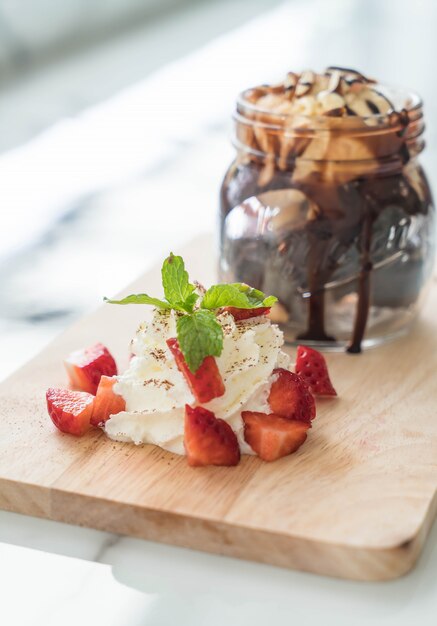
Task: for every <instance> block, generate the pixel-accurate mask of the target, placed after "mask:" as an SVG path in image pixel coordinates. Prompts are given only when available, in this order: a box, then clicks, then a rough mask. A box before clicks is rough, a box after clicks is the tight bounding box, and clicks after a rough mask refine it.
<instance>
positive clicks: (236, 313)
mask: <svg viewBox="0 0 437 626" xmlns="http://www.w3.org/2000/svg"><path fill="white" fill-rule="evenodd" d="M223 310H224V311H226V312H227V313H230V314H231V315H232V317H233V318H234V320H235V321H236V322H239V321H241V320H248V319H250V318H251V317H258V316H259V315H268V314H269V313H270V307H258V308H257V309H237V308H236V307H234V306H226V307H224V309H223Z"/></svg>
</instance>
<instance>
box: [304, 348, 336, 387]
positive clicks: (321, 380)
mask: <svg viewBox="0 0 437 626" xmlns="http://www.w3.org/2000/svg"><path fill="white" fill-rule="evenodd" d="M296 373H297V374H299V376H301V378H303V379H304V380H305V382H306V383H307V385H308V387H309V388H310V389H311V391H312V392H313V393H314V394H315V395H317V396H336V395H337V392H336V391H335V389H334V387H333V385H332V383H331V379H330V378H329V373H328V366H327V365H326V361H325V357H324V356H323V355H322V354H320V352H317V350H313V348H308V347H307V346H298V347H297V360H296Z"/></svg>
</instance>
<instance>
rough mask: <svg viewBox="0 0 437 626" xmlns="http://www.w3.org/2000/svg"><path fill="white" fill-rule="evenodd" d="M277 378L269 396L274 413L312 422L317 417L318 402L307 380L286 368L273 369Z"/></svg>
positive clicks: (291, 418)
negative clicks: (315, 400)
mask: <svg viewBox="0 0 437 626" xmlns="http://www.w3.org/2000/svg"><path fill="white" fill-rule="evenodd" d="M273 374H275V380H274V382H273V383H272V386H271V387H270V395H269V398H268V403H269V406H270V408H271V410H272V413H275V414H276V415H280V416H281V417H286V418H287V419H290V420H300V421H302V422H311V420H313V419H314V418H315V417H316V404H315V402H314V398H313V396H312V395H311V392H310V390H309V389H308V387H307V385H306V383H305V381H304V380H303V379H302V378H301V377H300V376H298V375H297V374H293V372H289V371H288V370H286V369H283V368H278V369H275V370H273Z"/></svg>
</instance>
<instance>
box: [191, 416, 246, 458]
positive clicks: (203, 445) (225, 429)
mask: <svg viewBox="0 0 437 626" xmlns="http://www.w3.org/2000/svg"><path fill="white" fill-rule="evenodd" d="M184 445H185V450H186V453H187V459H188V465H192V466H202V465H238V462H239V460H240V446H239V445H238V441H237V437H236V436H235V433H234V431H233V430H232V428H231V427H230V426H229V424H228V423H227V422H225V421H224V420H222V419H217V418H216V417H215V415H214V413H212V412H211V411H208V410H207V409H204V408H203V407H201V406H196V407H194V408H192V407H190V406H189V405H188V404H187V405H186V407H185V435H184Z"/></svg>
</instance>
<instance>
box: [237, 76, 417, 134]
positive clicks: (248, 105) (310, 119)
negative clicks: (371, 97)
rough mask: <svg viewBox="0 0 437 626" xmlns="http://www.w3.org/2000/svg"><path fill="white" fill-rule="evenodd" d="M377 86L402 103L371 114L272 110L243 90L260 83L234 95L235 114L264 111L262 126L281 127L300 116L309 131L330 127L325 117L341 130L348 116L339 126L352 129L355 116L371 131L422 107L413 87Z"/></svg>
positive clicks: (391, 123) (249, 90)
mask: <svg viewBox="0 0 437 626" xmlns="http://www.w3.org/2000/svg"><path fill="white" fill-rule="evenodd" d="M375 86H376V87H377V88H378V90H380V91H381V92H382V93H383V94H384V95H387V96H388V94H389V93H390V95H391V96H392V97H393V96H395V97H396V98H398V99H399V98H402V99H403V100H404V106H402V107H401V108H398V107H394V109H393V110H391V111H390V112H389V113H377V114H376V113H373V114H371V115H367V116H361V115H357V116H344V117H335V118H334V117H330V116H327V115H307V114H304V113H299V114H296V113H283V112H280V113H277V112H275V111H272V110H271V109H267V108H262V107H259V106H257V105H256V103H253V102H251V101H250V100H248V99H247V94H248V93H250V92H253V91H254V90H255V89H258V88H259V87H260V86H256V87H249V88H247V89H244V90H243V91H241V92H240V93H239V94H238V96H237V100H236V105H237V115H238V114H240V115H242V111H245V112H248V113H251V114H253V115H257V114H261V115H268V116H269V118H270V119H272V120H273V122H272V123H270V122H266V121H264V120H263V121H262V124H263V125H265V126H266V127H269V128H272V129H273V128H284V121H286V120H292V119H299V120H302V122H303V123H304V124H303V128H302V131H305V130H306V131H309V130H331V129H329V128H327V120H336V122H338V125H337V128H336V129H335V130H339V131H341V130H342V128H341V125H342V123H343V124H344V125H345V126H346V124H345V122H344V121H345V120H348V124H349V125H348V126H347V129H346V128H344V129H343V130H354V127H353V125H352V124H351V123H350V121H352V120H355V119H356V121H357V122H360V123H361V124H362V123H364V124H366V122H367V123H369V125H368V130H369V132H371V131H372V129H374V130H381V127H384V122H386V126H388V127H390V128H393V118H394V117H395V118H396V117H398V116H399V115H400V114H401V113H402V112H406V113H408V114H413V115H414V113H416V112H417V113H420V112H421V110H422V108H423V100H422V98H421V96H420V95H419V94H418V93H417V92H416V91H413V90H410V89H406V88H404V87H396V86H393V85H386V84H380V83H377V84H376V85H375ZM275 121H277V122H280V121H281V122H282V124H279V123H278V124H276V123H275ZM256 122H257V123H261V120H259V121H258V120H256ZM294 130H295V131H298V130H299V127H298V126H297V127H295V128H294Z"/></svg>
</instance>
